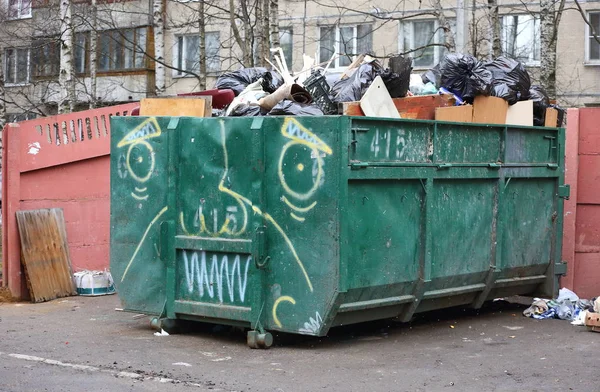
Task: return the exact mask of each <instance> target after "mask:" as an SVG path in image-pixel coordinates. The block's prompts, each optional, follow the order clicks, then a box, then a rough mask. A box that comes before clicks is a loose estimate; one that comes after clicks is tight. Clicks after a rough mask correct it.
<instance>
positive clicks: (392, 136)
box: [371, 129, 406, 159]
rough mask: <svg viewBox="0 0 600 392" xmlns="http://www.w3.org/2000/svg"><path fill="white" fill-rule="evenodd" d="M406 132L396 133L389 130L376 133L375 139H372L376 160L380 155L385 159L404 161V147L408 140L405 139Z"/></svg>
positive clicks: (401, 130) (396, 131)
mask: <svg viewBox="0 0 600 392" xmlns="http://www.w3.org/2000/svg"><path fill="white" fill-rule="evenodd" d="M405 134H406V132H405V131H404V129H397V130H395V131H392V130H387V131H384V132H379V130H376V131H375V135H374V136H373V139H371V152H372V153H373V156H374V157H375V158H378V157H379V156H380V154H381V155H382V158H385V159H390V158H391V159H402V158H404V147H406V140H405V138H404V136H405Z"/></svg>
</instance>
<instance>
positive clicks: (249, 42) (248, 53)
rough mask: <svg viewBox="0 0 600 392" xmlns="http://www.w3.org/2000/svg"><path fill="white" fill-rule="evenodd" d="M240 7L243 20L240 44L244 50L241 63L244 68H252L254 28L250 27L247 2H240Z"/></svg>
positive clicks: (243, 0) (250, 20)
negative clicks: (242, 34)
mask: <svg viewBox="0 0 600 392" xmlns="http://www.w3.org/2000/svg"><path fill="white" fill-rule="evenodd" d="M256 1H260V0H256ZM240 5H241V8H242V17H243V18H244V19H243V20H242V24H243V25H244V40H243V42H242V45H243V46H244V49H243V50H242V52H243V53H244V60H243V62H244V66H245V67H254V45H255V37H254V26H252V18H251V17H250V13H249V12H248V0H241V1H240ZM255 24H256V23H255Z"/></svg>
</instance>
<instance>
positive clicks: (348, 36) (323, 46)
mask: <svg viewBox="0 0 600 392" xmlns="http://www.w3.org/2000/svg"><path fill="white" fill-rule="evenodd" d="M372 50H373V26H372V25H370V24H363V25H343V26H321V27H320V28H319V62H320V63H323V62H326V61H329V59H330V58H331V57H332V56H333V54H334V53H336V54H337V57H336V58H335V60H334V61H333V63H332V67H333V68H343V67H347V66H349V65H350V64H351V63H352V61H354V59H355V58H356V56H357V55H360V54H365V53H370V52H372Z"/></svg>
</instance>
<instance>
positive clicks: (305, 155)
mask: <svg viewBox="0 0 600 392" xmlns="http://www.w3.org/2000/svg"><path fill="white" fill-rule="evenodd" d="M281 133H282V134H283V136H284V137H286V138H287V139H289V141H288V142H287V143H286V144H285V145H284V146H283V148H282V150H281V155H280V156H279V162H278V166H277V174H278V177H279V181H280V182H281V187H282V188H283V190H284V191H285V194H284V195H283V196H282V197H281V200H282V201H283V202H284V203H285V204H286V205H287V206H288V207H289V208H291V209H292V210H293V211H292V212H291V213H290V216H291V217H292V218H293V219H295V220H297V221H299V222H304V220H305V219H306V218H305V217H304V216H302V215H303V214H305V213H307V212H309V211H310V210H312V209H313V208H314V207H315V206H316V205H317V202H316V201H314V202H312V203H310V199H311V198H312V197H313V196H314V195H315V193H316V192H317V190H318V189H319V187H320V186H321V185H323V182H324V180H325V172H324V170H323V166H324V160H323V158H324V157H326V156H327V155H331V153H332V151H331V148H330V147H329V146H328V145H327V144H325V142H323V141H322V140H321V139H320V138H319V137H318V136H316V135H315V134H314V133H312V132H311V131H309V130H308V129H306V128H305V127H304V126H303V125H302V124H300V123H299V122H298V121H297V120H296V119H293V118H287V119H286V120H285V121H284V123H283V127H282V128H281Z"/></svg>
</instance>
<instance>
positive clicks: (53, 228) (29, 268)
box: [17, 208, 77, 302]
mask: <svg viewBox="0 0 600 392" xmlns="http://www.w3.org/2000/svg"><path fill="white" fill-rule="evenodd" d="M17 222H18V225H19V234H20V237H21V261H22V263H23V267H24V269H25V275H26V279H27V285H28V287H29V294H30V295H31V300H32V301H33V302H44V301H49V300H51V299H55V298H60V297H67V296H71V295H77V291H76V288H75V284H74V283H73V278H72V272H71V259H70V256H69V246H68V244H67V233H66V230H65V220H64V217H63V212H62V210H61V209H59V208H53V209H46V210H32V211H18V212H17Z"/></svg>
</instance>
